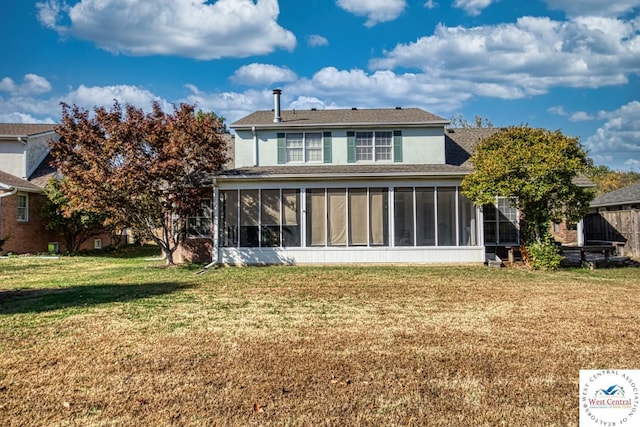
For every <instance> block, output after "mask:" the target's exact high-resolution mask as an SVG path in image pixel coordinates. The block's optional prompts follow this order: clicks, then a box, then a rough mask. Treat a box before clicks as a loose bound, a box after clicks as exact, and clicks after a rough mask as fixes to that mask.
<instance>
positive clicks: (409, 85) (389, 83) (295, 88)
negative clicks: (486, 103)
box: [284, 67, 471, 113]
mask: <svg viewBox="0 0 640 427" xmlns="http://www.w3.org/2000/svg"><path fill="white" fill-rule="evenodd" d="M468 89H469V85H468V84H467V83H466V82H461V81H454V80H447V79H439V80H437V81H436V80H433V79H431V78H429V77H428V76H427V75H425V74H412V73H405V74H396V73H394V72H393V71H389V70H384V71H376V72H374V73H373V74H369V73H367V72H366V71H364V70H360V69H352V70H339V69H337V68H335V67H326V68H323V69H321V70H319V71H318V72H317V73H315V74H314V75H313V76H312V77H311V78H310V79H300V80H298V81H296V82H294V83H292V84H290V85H287V86H286V87H285V88H284V90H285V92H284V93H289V94H291V95H292V96H296V95H298V96H303V95H304V96H313V97H317V98H318V99H322V100H323V102H325V104H327V105H333V106H332V107H331V108H349V107H363V108H367V107H368V108H373V107H384V106H386V107H394V106H405V107H409V106H414V107H422V108H424V109H426V110H430V111H434V112H440V113H442V112H450V111H454V110H456V109H458V108H460V106H461V105H462V104H463V103H464V101H466V100H468V99H469V98H470V97H471V95H470V93H469V90H468ZM372 94H375V96H372ZM345 100H346V101H345Z"/></svg>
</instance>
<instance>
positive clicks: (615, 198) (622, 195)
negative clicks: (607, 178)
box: [591, 182, 640, 208]
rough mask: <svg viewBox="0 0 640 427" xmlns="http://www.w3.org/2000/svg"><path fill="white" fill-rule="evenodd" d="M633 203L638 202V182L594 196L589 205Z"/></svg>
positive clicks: (639, 196) (639, 195) (639, 183)
mask: <svg viewBox="0 0 640 427" xmlns="http://www.w3.org/2000/svg"><path fill="white" fill-rule="evenodd" d="M633 203H640V182H637V183H635V184H631V185H629V186H627V187H624V188H621V189H619V190H615V191H611V192H609V193H606V194H603V195H601V196H598V197H596V198H595V199H593V200H592V201H591V207H593V208H597V207H603V206H615V205H628V204H633Z"/></svg>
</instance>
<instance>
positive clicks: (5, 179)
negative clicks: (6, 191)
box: [0, 171, 42, 191]
mask: <svg viewBox="0 0 640 427" xmlns="http://www.w3.org/2000/svg"><path fill="white" fill-rule="evenodd" d="M0 184H4V185H7V186H9V187H15V188H17V189H18V190H34V191H40V190H42V189H41V188H40V187H38V186H37V185H35V184H33V183H31V182H29V181H26V180H24V179H22V178H18V177H17V176H14V175H11V174H10V173H6V172H3V171H0Z"/></svg>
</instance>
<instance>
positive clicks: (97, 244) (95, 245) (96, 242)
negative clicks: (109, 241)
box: [93, 239, 102, 249]
mask: <svg viewBox="0 0 640 427" xmlns="http://www.w3.org/2000/svg"><path fill="white" fill-rule="evenodd" d="M93 249H102V239H93Z"/></svg>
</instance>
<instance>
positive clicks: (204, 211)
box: [184, 199, 213, 239]
mask: <svg viewBox="0 0 640 427" xmlns="http://www.w3.org/2000/svg"><path fill="white" fill-rule="evenodd" d="M212 214H213V207H212V203H211V199H203V200H201V201H200V207H199V208H198V212H197V213H196V214H191V215H186V216H185V224H184V225H185V229H186V234H187V238H188V239H203V238H207V239H208V238H211V237H212V236H213V230H212V225H213V217H212ZM191 221H193V222H194V224H193V225H190V222H191ZM207 223H208V226H207ZM204 227H206V229H207V230H208V233H204V234H203V233H199V232H198V233H192V232H191V231H192V230H204V229H205V228H204Z"/></svg>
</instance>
